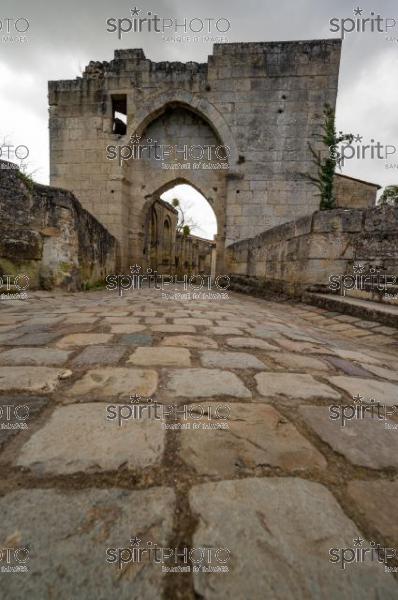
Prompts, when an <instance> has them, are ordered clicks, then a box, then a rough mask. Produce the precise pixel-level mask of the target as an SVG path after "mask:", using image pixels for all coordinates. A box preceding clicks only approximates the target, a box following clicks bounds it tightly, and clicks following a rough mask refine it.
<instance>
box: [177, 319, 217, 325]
mask: <svg viewBox="0 0 398 600" xmlns="http://www.w3.org/2000/svg"><path fill="white" fill-rule="evenodd" d="M174 325H192V326H193V327H211V326H212V325H213V322H212V321H210V319H201V318H196V317H186V318H184V317H183V318H177V319H174Z"/></svg>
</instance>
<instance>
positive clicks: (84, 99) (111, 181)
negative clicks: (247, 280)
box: [49, 39, 341, 269]
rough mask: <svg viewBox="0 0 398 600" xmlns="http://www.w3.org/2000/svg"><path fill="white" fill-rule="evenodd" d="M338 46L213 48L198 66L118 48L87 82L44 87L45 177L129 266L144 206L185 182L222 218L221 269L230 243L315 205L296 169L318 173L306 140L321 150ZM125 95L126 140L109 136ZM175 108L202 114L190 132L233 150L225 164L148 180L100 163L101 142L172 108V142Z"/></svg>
mask: <svg viewBox="0 0 398 600" xmlns="http://www.w3.org/2000/svg"><path fill="white" fill-rule="evenodd" d="M340 47H341V41H340V40H336V39H333V40H313V41H299V42H264V43H233V44H216V45H215V46H214V51H213V54H212V55H211V56H209V58H208V62H207V63H203V64H198V63H192V62H190V63H185V64H184V63H169V62H161V63H154V62H152V61H150V60H148V59H147V58H146V57H145V55H144V53H143V51H142V50H117V51H115V57H114V60H112V61H110V62H102V63H90V65H89V66H88V67H87V69H86V71H85V72H84V74H83V77H78V78H77V79H75V80H71V81H52V82H49V105H50V155H51V183H52V184H53V185H57V186H62V187H65V188H67V189H71V190H72V191H73V192H74V193H75V194H76V195H77V196H78V198H79V200H80V201H81V202H82V204H83V206H84V207H85V208H86V209H87V210H89V211H90V212H91V213H92V214H94V215H95V216H96V218H98V219H99V220H100V221H101V222H102V223H103V224H104V225H105V226H106V227H107V228H108V229H109V231H110V232H111V233H112V234H113V235H114V236H115V237H116V238H117V239H118V240H119V241H120V243H121V253H122V261H123V264H124V265H128V264H129V261H130V262H131V261H136V262H138V261H140V260H142V252H143V247H144V242H143V240H144V232H143V217H142V215H143V214H144V213H145V211H146V210H147V204H146V202H150V201H151V198H152V195H153V194H156V193H160V189H161V191H164V190H165V189H167V187H170V186H171V185H172V184H174V183H176V182H181V181H185V182H187V183H191V184H192V185H193V186H194V187H196V188H197V189H199V191H201V192H202V193H203V194H204V195H205V197H206V198H207V199H208V200H209V202H211V204H212V206H213V208H214V210H215V213H216V215H217V220H218V232H219V234H218V242H219V243H218V246H217V252H218V257H217V264H218V268H219V269H222V263H223V256H222V251H223V247H224V246H225V245H228V244H231V243H233V242H235V241H237V240H242V239H245V238H248V237H252V236H254V235H257V234H259V233H261V232H262V231H264V230H266V229H269V228H271V227H274V226H276V225H278V224H281V223H284V222H288V221H290V220H291V219H292V216H293V215H294V216H296V217H299V216H302V215H308V214H311V213H312V212H313V211H314V210H316V209H317V208H318V206H319V199H318V198H317V197H316V194H315V191H314V188H313V186H311V185H310V183H309V182H308V180H307V179H306V178H305V177H304V175H303V174H304V173H306V172H313V171H314V169H315V167H314V165H313V163H312V159H311V155H310V153H309V150H308V142H311V144H312V145H313V146H314V147H315V148H317V143H318V142H317V138H316V136H317V134H318V133H319V131H320V126H321V124H322V121H323V115H322V111H323V105H324V103H325V102H328V103H329V104H331V105H332V106H334V105H335V99H336V93H337V81H338V70H339V61H340ZM120 95H122V96H123V95H125V96H126V99H127V130H126V134H124V135H120V134H116V133H112V128H113V118H112V96H113V97H117V98H119V97H120ZM181 108H183V109H184V110H188V111H190V112H192V113H194V114H195V115H197V116H198V117H199V118H200V120H201V122H200V124H199V122H198V123H197V127H196V133H197V134H198V136H196V137H195V139H199V140H200V141H201V142H202V143H205V142H206V140H208V139H210V132H211V135H212V136H213V137H214V139H215V140H217V142H219V143H221V144H223V145H225V146H228V147H229V149H230V156H229V161H228V169H227V170H225V171H223V170H220V171H212V170H204V169H203V170H196V171H195V170H194V169H192V168H191V169H180V170H175V171H173V172H170V171H167V170H165V169H157V171H156V172H154V170H153V169H152V170H151V171H150V172H151V176H150V177H148V175H147V173H148V172H149V171H145V166H143V165H141V166H140V167H139V168H138V167H137V165H136V164H133V165H131V164H129V165H124V166H123V167H120V166H119V165H118V164H117V163H116V162H115V161H110V160H108V159H107V158H106V150H105V149H106V147H107V146H108V145H112V144H127V143H128V142H129V139H130V136H131V135H132V134H135V133H138V134H139V135H144V136H145V133H146V130H147V128H149V127H150V125H151V123H152V122H153V121H154V120H155V119H158V118H159V117H160V116H161V115H162V114H163V113H165V112H167V111H170V110H171V113H170V112H169V116H170V119H171V120H170V121H169V139H172V140H175V135H174V134H173V122H172V120H173V111H174V116H175V119H176V120H177V117H178V114H177V112H176V111H177V109H178V110H181ZM179 115H180V117H181V113H179ZM180 117H178V118H180ZM203 123H205V124H206V126H207V129H205V128H204V127H203ZM187 128H188V129H189V127H188V123H187ZM191 130H192V126H191ZM190 135H191V134H190V133H189V131H188V130H187V137H188V138H189V137H190ZM185 143H187V144H189V143H191V142H190V139H186V141H185ZM141 167H142V168H141Z"/></svg>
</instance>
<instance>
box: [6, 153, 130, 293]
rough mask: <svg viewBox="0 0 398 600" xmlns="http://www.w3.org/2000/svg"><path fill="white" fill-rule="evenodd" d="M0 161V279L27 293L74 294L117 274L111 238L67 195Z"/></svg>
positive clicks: (75, 200)
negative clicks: (17, 279) (10, 278)
mask: <svg viewBox="0 0 398 600" xmlns="http://www.w3.org/2000/svg"><path fill="white" fill-rule="evenodd" d="M13 167H15V165H13V164H12V163H7V162H5V161H0V276H3V275H17V274H21V273H24V274H26V275H28V277H29V280H30V285H29V288H30V289H34V288H45V289H50V288H52V287H62V288H66V289H68V290H79V289H82V288H85V287H89V286H93V285H95V284H96V283H98V282H101V281H103V280H104V278H105V276H106V275H107V274H109V273H115V272H116V269H117V266H118V265H117V248H118V244H117V241H116V240H115V238H114V237H113V236H112V235H111V234H110V233H109V232H108V231H107V230H106V229H105V227H104V226H103V225H101V223H99V222H98V221H97V220H96V219H95V218H94V217H93V216H92V215H90V214H89V213H88V212H87V211H86V210H84V209H83V208H82V207H81V205H80V203H79V201H78V200H77V199H76V198H75V197H74V195H73V194H72V193H71V192H67V191H66V190H62V189H57V188H53V187H48V186H44V185H39V184H37V183H33V182H32V181H30V180H29V179H27V178H26V177H24V176H23V175H22V174H21V173H20V171H19V170H18V169H15V168H13Z"/></svg>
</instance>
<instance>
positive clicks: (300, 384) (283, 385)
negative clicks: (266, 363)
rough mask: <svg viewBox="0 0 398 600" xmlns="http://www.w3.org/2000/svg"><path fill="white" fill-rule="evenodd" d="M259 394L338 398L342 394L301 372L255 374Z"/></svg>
mask: <svg viewBox="0 0 398 600" xmlns="http://www.w3.org/2000/svg"><path fill="white" fill-rule="evenodd" d="M255 379H256V382H257V388H258V392H259V394H261V396H264V397H266V398H270V397H273V396H285V397H287V398H291V399H294V400H296V399H302V400H309V399H316V398H327V399H328V398H330V399H331V400H337V399H339V398H341V394H339V393H338V392H336V391H335V390H334V389H332V388H331V387H330V386H328V385H326V384H325V383H321V382H319V381H317V380H316V379H314V377H312V375H307V374H301V373H258V374H257V375H255Z"/></svg>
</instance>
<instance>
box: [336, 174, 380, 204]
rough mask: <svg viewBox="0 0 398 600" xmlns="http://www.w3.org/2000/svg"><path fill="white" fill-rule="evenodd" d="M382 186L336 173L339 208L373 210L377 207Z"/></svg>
mask: <svg viewBox="0 0 398 600" xmlns="http://www.w3.org/2000/svg"><path fill="white" fill-rule="evenodd" d="M380 189H381V186H380V185H378V184H377V183H370V182H369V181H363V180H362V179H355V178H354V177H348V175H341V174H340V173H336V175H335V176H334V190H335V194H336V204H337V206H338V207H339V208H372V206H376V198H377V192H378V190H380Z"/></svg>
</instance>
